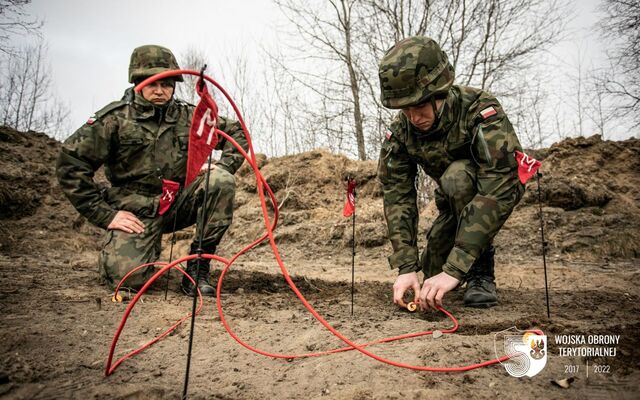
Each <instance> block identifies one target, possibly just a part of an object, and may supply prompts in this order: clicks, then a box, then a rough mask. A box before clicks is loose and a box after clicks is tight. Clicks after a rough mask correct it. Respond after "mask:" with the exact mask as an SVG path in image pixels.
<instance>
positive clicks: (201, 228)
mask: <svg viewBox="0 0 640 400" xmlns="http://www.w3.org/2000/svg"><path fill="white" fill-rule="evenodd" d="M205 69H207V64H205V65H204V66H203V67H202V69H201V70H200V81H198V85H204V84H205V83H204V79H203V75H204V70H205ZM210 177H211V153H209V159H208V161H207V175H206V177H205V185H204V199H203V200H202V212H201V213H200V221H198V250H196V253H197V254H198V258H197V260H196V271H198V273H197V274H196V285H195V289H196V290H200V289H198V288H199V287H200V285H199V283H200V262H201V261H202V239H203V236H204V224H205V221H206V220H207V218H206V217H207V197H209V180H210ZM193 295H194V296H193V305H192V306H191V330H190V331H189V350H188V351H187V368H186V370H185V373H184V389H183V390H182V399H183V400H184V399H186V398H187V391H188V389H189V370H190V368H191V350H192V349H193V332H194V330H195V325H196V304H197V301H196V300H197V297H198V296H196V295H195V293H193Z"/></svg>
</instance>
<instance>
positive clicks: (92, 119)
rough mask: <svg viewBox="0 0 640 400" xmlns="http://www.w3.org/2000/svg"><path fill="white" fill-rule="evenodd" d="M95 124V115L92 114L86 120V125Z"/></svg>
mask: <svg viewBox="0 0 640 400" xmlns="http://www.w3.org/2000/svg"><path fill="white" fill-rule="evenodd" d="M94 122H96V115H95V114H93V115H92V116H90V117H89V119H88V120H87V125H93V123H94Z"/></svg>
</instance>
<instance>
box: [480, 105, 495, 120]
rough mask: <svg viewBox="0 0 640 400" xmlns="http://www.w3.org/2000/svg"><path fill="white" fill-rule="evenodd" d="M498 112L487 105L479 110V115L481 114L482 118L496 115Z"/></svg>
mask: <svg viewBox="0 0 640 400" xmlns="http://www.w3.org/2000/svg"><path fill="white" fill-rule="evenodd" d="M497 113H498V112H497V111H496V109H495V108H493V107H487V108H485V109H484V110H482V111H480V115H482V118H483V119H487V118H489V117H491V116H493V115H496V114H497Z"/></svg>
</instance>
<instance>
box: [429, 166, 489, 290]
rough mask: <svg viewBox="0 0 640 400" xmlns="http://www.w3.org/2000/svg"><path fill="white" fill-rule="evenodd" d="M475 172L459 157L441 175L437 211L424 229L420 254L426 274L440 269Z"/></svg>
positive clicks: (472, 192)
mask: <svg viewBox="0 0 640 400" xmlns="http://www.w3.org/2000/svg"><path fill="white" fill-rule="evenodd" d="M475 176H476V167H475V164H473V162H472V161H470V160H458V161H454V162H453V163H451V165H450V166H449V168H447V170H446V171H445V172H444V174H442V176H441V177H440V187H438V189H436V193H435V196H436V198H435V201H436V206H437V207H438V212H439V214H438V217H437V218H436V220H435V221H434V222H433V225H432V226H431V229H430V230H429V232H428V233H427V246H426V248H425V249H424V251H423V252H422V255H421V256H420V266H421V268H422V272H424V275H425V277H426V278H429V277H432V276H434V275H437V274H439V273H440V272H442V266H443V265H444V263H445V262H446V261H447V257H448V256H449V253H450V252H451V249H452V248H453V245H454V242H455V238H456V232H457V230H458V221H459V219H460V214H461V213H462V210H463V209H464V207H465V206H466V205H467V204H468V203H469V202H470V201H471V200H472V199H473V197H474V196H475V195H476V193H477V189H476V178H475Z"/></svg>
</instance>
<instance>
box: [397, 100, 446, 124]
mask: <svg viewBox="0 0 640 400" xmlns="http://www.w3.org/2000/svg"><path fill="white" fill-rule="evenodd" d="M442 102H443V100H436V108H437V109H438V110H439V109H440V108H442ZM436 112H437V110H436V111H434V109H433V107H432V106H431V102H430V101H427V102H424V103H422V104H419V105H417V106H412V107H406V108H403V109H402V113H403V114H404V115H405V116H406V117H407V119H408V120H409V122H411V125H413V126H415V127H416V128H418V129H419V130H421V131H428V130H429V129H430V128H431V126H432V125H433V122H434V121H435V120H436Z"/></svg>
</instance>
